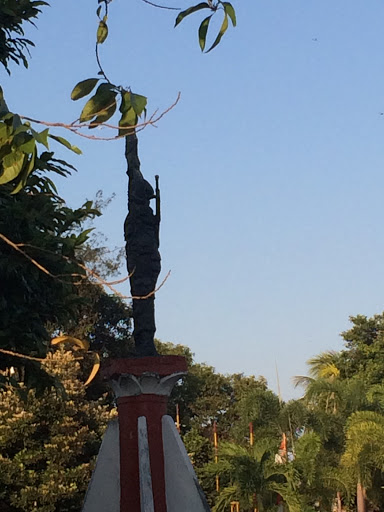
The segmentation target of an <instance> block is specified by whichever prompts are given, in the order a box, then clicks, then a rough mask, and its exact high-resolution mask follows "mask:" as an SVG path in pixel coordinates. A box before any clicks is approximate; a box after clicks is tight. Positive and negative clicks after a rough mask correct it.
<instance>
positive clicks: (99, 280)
mask: <svg viewBox="0 0 384 512" xmlns="http://www.w3.org/2000/svg"><path fill="white" fill-rule="evenodd" d="M0 238H1V239H2V240H3V241H4V242H5V243H7V244H8V245H10V246H11V247H12V248H13V249H15V250H16V251H18V252H19V253H20V254H22V255H23V256H25V257H26V258H27V259H28V260H29V261H30V262H31V263H32V264H33V265H35V266H36V267H37V268H38V269H39V270H41V271H42V272H44V274H47V275H48V276H49V277H51V278H52V279H56V280H58V281H60V282H62V283H65V284H68V281H64V280H63V279H60V278H61V277H72V278H73V277H80V278H81V279H82V280H84V279H89V276H88V275H87V274H85V275H83V274H78V273H72V274H58V275H54V274H52V273H51V272H50V271H49V270H47V269H46V268H45V267H43V265H41V264H40V263H38V262H37V261H36V260H35V259H34V258H32V257H31V256H29V254H27V253H26V252H25V251H23V250H22V249H20V247H25V246H28V247H32V248H34V249H37V250H40V251H43V252H49V253H51V254H55V255H56V256H57V253H55V252H53V251H49V250H46V249H41V248H40V247H36V246H33V245H31V244H22V243H20V244H16V243H14V242H12V241H11V240H9V238H7V237H6V236H5V235H3V234H2V233H0ZM61 257H62V258H63V259H65V260H67V261H70V262H72V263H74V264H76V265H77V266H78V267H80V268H82V269H83V270H84V271H85V272H88V273H89V274H90V276H91V277H93V278H94V279H95V280H96V281H97V282H96V283H95V285H97V286H100V287H101V288H102V287H103V286H105V287H106V288H108V289H109V290H111V292H113V294H114V295H117V296H118V297H120V298H121V299H127V300H132V299H135V300H144V299H148V298H149V297H152V295H154V294H155V293H156V292H158V291H159V290H160V288H162V287H163V285H164V283H165V282H166V280H167V279H168V277H169V276H170V274H171V271H170V270H169V271H168V273H167V275H166V276H165V278H164V279H163V281H162V282H161V284H160V285H159V286H158V287H157V288H155V289H154V290H152V291H151V292H149V293H148V294H147V295H144V296H140V297H139V296H130V295H123V294H122V293H120V292H119V291H118V290H116V288H114V287H113V286H112V284H119V283H120V282H124V281H126V280H127V279H129V278H130V277H131V276H132V275H133V273H134V270H133V271H132V272H131V273H130V274H129V275H128V276H127V277H125V278H123V279H120V280H118V281H117V282H112V284H111V283H110V282H108V281H105V279H103V278H101V277H100V276H99V275H98V274H97V273H96V272H95V271H94V270H92V269H90V268H88V267H87V266H86V265H84V264H83V263H80V262H78V261H75V260H73V259H71V258H69V257H68V256H64V255H61ZM72 284H73V285H74V286H79V285H80V284H81V281H78V282H74V283H72Z"/></svg>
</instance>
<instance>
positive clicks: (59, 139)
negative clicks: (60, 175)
mask: <svg viewBox="0 0 384 512" xmlns="http://www.w3.org/2000/svg"><path fill="white" fill-rule="evenodd" d="M49 137H50V138H51V139H53V140H55V141H56V142H59V143H60V144H62V145H63V146H65V147H66V148H68V149H70V150H71V151H73V152H74V153H76V155H81V149H79V148H78V147H77V146H74V145H73V144H71V143H70V142H69V141H68V140H67V139H64V137H59V136H58V135H51V134H49Z"/></svg>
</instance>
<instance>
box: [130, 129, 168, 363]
mask: <svg viewBox="0 0 384 512" xmlns="http://www.w3.org/2000/svg"><path fill="white" fill-rule="evenodd" d="M125 144H126V145H125V157H126V160H127V164H128V169H127V174H128V215H127V218H126V220H125V224H124V235H125V242H126V246H125V247H126V255H127V268H128V272H129V275H130V283H131V294H132V296H133V322H134V330H133V337H134V340H135V352H136V355H137V356H141V357H142V356H154V355H157V351H156V348H155V344H154V336H155V331H156V325H155V294H154V290H155V288H156V282H157V278H158V276H159V274H160V269H161V265H160V259H161V258H160V253H159V227H160V192H159V186H158V176H156V193H155V192H154V190H153V188H152V186H151V185H150V183H148V181H146V180H145V179H144V177H143V175H142V173H141V171H140V160H139V157H138V152H137V136H136V134H135V133H133V134H130V135H128V136H127V137H126V140H125ZM151 199H156V213H153V210H152V208H151V206H150V201H151Z"/></svg>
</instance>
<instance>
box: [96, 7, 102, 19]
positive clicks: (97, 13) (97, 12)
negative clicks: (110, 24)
mask: <svg viewBox="0 0 384 512" xmlns="http://www.w3.org/2000/svg"><path fill="white" fill-rule="evenodd" d="M100 12H101V5H99V7H98V8H97V11H96V15H97V16H98V17H100Z"/></svg>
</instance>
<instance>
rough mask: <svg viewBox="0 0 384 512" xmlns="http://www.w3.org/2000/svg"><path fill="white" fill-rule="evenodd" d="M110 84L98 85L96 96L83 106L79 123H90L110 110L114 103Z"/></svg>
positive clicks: (114, 95) (114, 93) (113, 94)
mask: <svg viewBox="0 0 384 512" xmlns="http://www.w3.org/2000/svg"><path fill="white" fill-rule="evenodd" d="M112 87H113V86H112V85H111V84H106V83H103V84H101V85H99V87H98V88H97V90H96V94H95V95H94V96H92V98H91V99H90V100H89V101H88V102H87V103H86V104H85V106H84V108H83V110H82V112H81V114H80V122H81V123H84V122H86V121H91V119H92V118H93V117H95V116H97V115H101V114H102V112H103V111H104V110H106V109H109V108H111V106H112V105H113V103H115V102H116V99H115V98H116V91H113V90H112V89H111V88H112Z"/></svg>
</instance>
